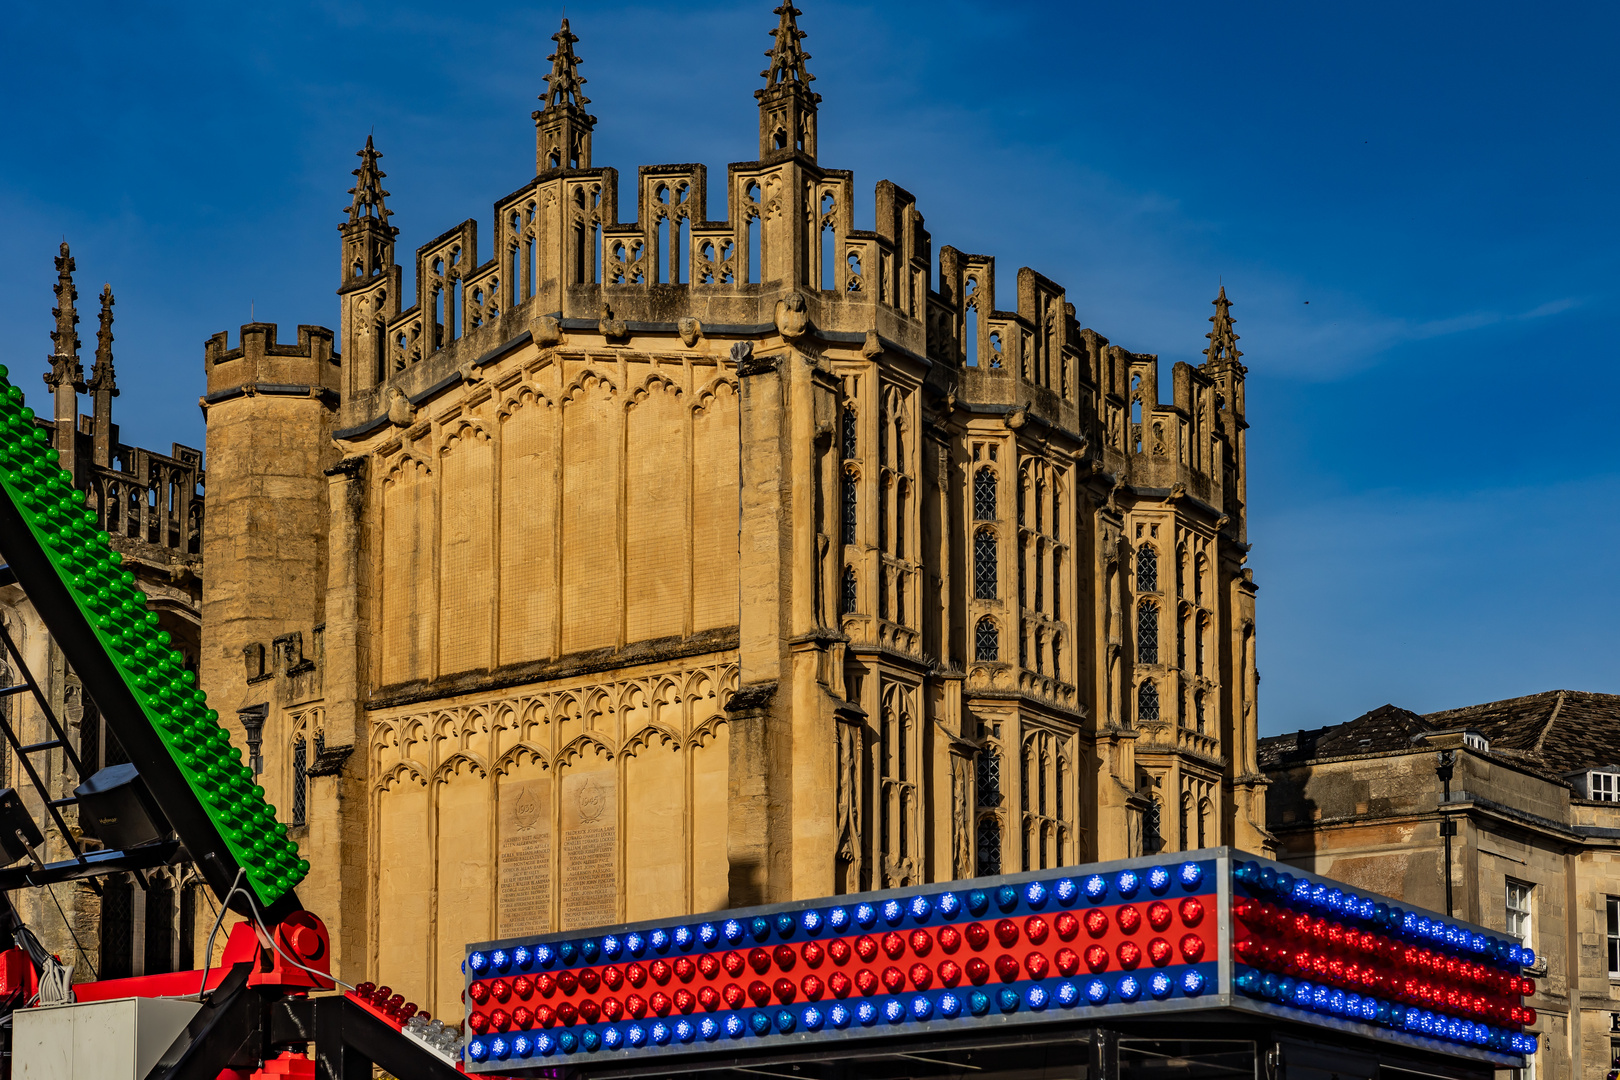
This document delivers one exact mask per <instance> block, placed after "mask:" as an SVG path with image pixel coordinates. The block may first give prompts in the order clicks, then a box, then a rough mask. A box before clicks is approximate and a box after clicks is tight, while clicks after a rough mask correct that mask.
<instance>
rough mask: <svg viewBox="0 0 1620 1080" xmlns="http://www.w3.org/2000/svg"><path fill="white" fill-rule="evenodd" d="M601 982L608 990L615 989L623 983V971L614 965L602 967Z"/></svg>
mask: <svg viewBox="0 0 1620 1080" xmlns="http://www.w3.org/2000/svg"><path fill="white" fill-rule="evenodd" d="M602 982H603V983H605V984H606V985H607V988H608V989H609V990H617V989H618V988H619V987H621V986H623V985H624V972H622V971H620V970H619V969H618V968H616V967H610V968H603V969H602Z"/></svg>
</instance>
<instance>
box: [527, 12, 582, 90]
mask: <svg viewBox="0 0 1620 1080" xmlns="http://www.w3.org/2000/svg"><path fill="white" fill-rule="evenodd" d="M551 40H552V41H555V42H556V43H557V51H556V52H554V53H552V54H551V55H550V56H548V57H546V59H547V60H550V61H551V74H550V75H547V76H546V92H545V93H544V94H543V95H541V97H540V100H541V101H543V102H545V103H546V108H548V109H555V108H559V107H563V106H567V105H577V106H579V107H581V108H583V107H584V106H586V105H589V104H590V103H591V99H590V98H588V97H586V96H585V95H584V94H583V93H581V92H580V89H579V88H580V87H582V86H584V85H585V79H584V77H583V76H581V75H580V73H579V65H580V64H582V63H584V61H583V60H581V59H580V58H579V57H577V56H575V55H574V42H576V41H578V40H579V36H578V35H577V34H575V33H574V32H573V31H572V30H570V29H568V20H567V19H564V20H563V21H562V29H561V30H558V31H557V32H556V33H555V34H552V35H551Z"/></svg>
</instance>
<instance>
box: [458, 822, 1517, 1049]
mask: <svg viewBox="0 0 1620 1080" xmlns="http://www.w3.org/2000/svg"><path fill="white" fill-rule="evenodd" d="M1533 962H1534V956H1533V954H1532V953H1531V952H1530V951H1529V950H1528V949H1523V948H1521V947H1520V946H1519V945H1518V944H1517V943H1515V942H1512V941H1508V940H1506V939H1504V938H1502V937H1501V936H1500V935H1493V934H1491V933H1490V932H1488V931H1486V930H1484V929H1483V928H1481V927H1476V926H1472V925H1470V924H1466V923H1463V922H1460V921H1458V920H1455V919H1447V918H1443V917H1441V916H1439V915H1435V914H1433V913H1430V912H1426V911H1422V910H1420V909H1415V908H1412V907H1410V906H1406V905H1400V904H1396V903H1393V902H1391V901H1388V900H1385V899H1384V898H1382V897H1378V896H1375V895H1372V894H1367V893H1364V892H1360V891H1358V890H1353V889H1350V888H1348V887H1345V886H1343V885H1339V884H1337V883H1335V882H1332V881H1329V880H1327V879H1325V878H1320V877H1317V876H1316V875H1313V874H1304V873H1299V872H1297V871H1294V870H1292V869H1290V868H1288V867H1286V866H1283V865H1282V864H1279V863H1274V862H1269V861H1266V860H1257V859H1252V858H1250V857H1248V856H1246V855H1244V854H1243V853H1241V852H1235V851H1232V850H1231V849H1229V848H1214V849H1206V850H1204V851H1198V852H1191V853H1186V854H1182V855H1179V856H1175V857H1160V858H1153V857H1149V858H1140V859H1131V860H1126V861H1123V862H1116V863H1107V864H1098V865H1094V866H1082V867H1066V868H1063V869H1061V870H1051V871H1041V872H1037V873H1028V874H1014V875H1007V876H1004V877H996V878H981V879H977V880H972V881H959V882H949V883H942V884H937V885H930V886H922V887H917V888H906V889H896V890H891V891H888V892H880V893H866V894H862V895H858V896H844V897H833V898H829V899H826V900H817V901H809V902H802V903H794V904H782V905H775V906H771V907H762V908H749V909H744V910H737V911H730V912H716V913H713V914H711V915H708V916H699V917H694V918H687V919H663V920H656V921H653V922H647V923H638V924H634V925H629V926H621V927H608V928H602V929H599V930H593V931H589V932H585V933H580V932H572V933H562V934H548V935H543V936H538V937H532V938H513V939H510V940H506V941H496V942H486V943H481V944H475V945H469V946H468V948H467V959H466V962H465V963H464V965H463V968H464V971H465V972H466V979H467V991H466V1002H467V1036H468V1041H467V1054H466V1068H467V1070H468V1071H469V1072H475V1073H476V1072H493V1073H511V1072H514V1071H519V1070H524V1069H526V1068H539V1069H550V1068H555V1067H558V1066H561V1065H564V1064H566V1065H567V1066H569V1067H572V1068H582V1069H588V1068H591V1067H609V1068H620V1067H624V1066H627V1065H631V1064H634V1063H636V1062H640V1061H645V1062H646V1063H648V1064H653V1063H654V1062H655V1061H657V1060H659V1059H666V1058H675V1057H680V1058H690V1059H691V1060H690V1061H688V1062H687V1065H689V1066H691V1067H696V1066H697V1065H698V1061H697V1055H703V1054H708V1055H711V1056H714V1057H720V1056H724V1057H728V1058H732V1059H735V1058H736V1057H737V1056H738V1055H741V1054H745V1053H750V1052H752V1053H758V1054H761V1055H767V1054H774V1053H788V1054H791V1053H793V1052H796V1051H811V1050H814V1049H815V1047H816V1044H822V1043H826V1044H829V1048H830V1044H832V1043H836V1042H843V1041H853V1040H863V1039H878V1038H886V1039H888V1040H890V1041H893V1040H894V1039H896V1038H904V1037H906V1036H908V1035H922V1034H924V1033H927V1034H928V1035H929V1036H930V1037H932V1036H935V1035H943V1034H945V1033H947V1032H951V1031H962V1030H968V1029H974V1028H978V1029H992V1028H993V1029H997V1030H1009V1029H1018V1028H1032V1027H1034V1026H1037V1025H1052V1024H1061V1023H1064V1022H1068V1023H1070V1024H1090V1023H1095V1022H1096V1021H1098V1020H1102V1019H1104V1018H1112V1019H1114V1020H1124V1019H1128V1018H1132V1017H1151V1016H1153V1015H1154V1014H1157V1013H1165V1012H1175V1013H1178V1014H1182V1015H1184V1016H1185V1017H1186V1018H1187V1019H1189V1020H1190V1019H1192V1018H1193V1016H1192V1015H1190V1014H1203V1015H1204V1016H1205V1017H1206V1018H1207V1017H1210V1016H1217V1015H1219V1013H1220V1011H1221V1010H1235V1011H1237V1012H1240V1013H1243V1014H1247V1017H1248V1019H1249V1020H1250V1021H1251V1022H1252V1021H1253V1020H1255V1019H1256V1018H1259V1017H1264V1018H1270V1019H1274V1020H1279V1021H1284V1022H1289V1021H1292V1022H1302V1023H1305V1024H1313V1025H1320V1026H1325V1027H1330V1028H1334V1029H1336V1030H1337V1031H1339V1032H1341V1033H1346V1034H1350V1035H1359V1036H1363V1037H1370V1038H1373V1039H1376V1040H1380V1041H1383V1042H1391V1041H1393V1042H1396V1043H1400V1044H1402V1045H1404V1046H1406V1047H1409V1048H1411V1049H1414V1050H1421V1051H1428V1052H1439V1053H1445V1054H1449V1055H1452V1056H1457V1057H1464V1058H1470V1059H1472V1060H1474V1061H1477V1062H1485V1063H1490V1064H1493V1065H1496V1066H1498V1067H1503V1068H1515V1067H1520V1066H1522V1064H1523V1058H1522V1055H1523V1054H1526V1053H1530V1052H1533V1051H1534V1049H1535V1046H1536V1040H1535V1037H1534V1036H1533V1035H1526V1034H1525V1033H1524V1031H1523V1028H1524V1027H1525V1026H1526V1025H1528V1024H1532V1023H1534V1022H1535V1012H1534V1010H1532V1009H1530V1008H1528V1007H1526V1006H1525V1005H1524V1004H1523V997H1524V996H1525V995H1527V994H1530V993H1533V992H1534V989H1535V987H1534V983H1532V982H1531V980H1529V979H1528V978H1525V977H1524V975H1523V973H1522V971H1523V968H1524V967H1525V966H1527V965H1529V964H1531V963H1533ZM1227 1015H1231V1014H1230V1013H1228V1014H1227ZM846 1049H847V1050H854V1049H855V1047H853V1046H850V1047H846ZM682 1067H686V1065H683V1066H682Z"/></svg>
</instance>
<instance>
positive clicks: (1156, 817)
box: [1142, 795, 1164, 855]
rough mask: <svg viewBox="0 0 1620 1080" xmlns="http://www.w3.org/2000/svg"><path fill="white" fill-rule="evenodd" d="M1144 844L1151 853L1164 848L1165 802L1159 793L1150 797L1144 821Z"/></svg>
mask: <svg viewBox="0 0 1620 1080" xmlns="http://www.w3.org/2000/svg"><path fill="white" fill-rule="evenodd" d="M1142 846H1143V847H1144V848H1145V849H1146V850H1147V853H1148V854H1149V855H1151V854H1153V853H1154V852H1156V851H1161V850H1163V848H1164V804H1163V803H1161V802H1160V801H1159V797H1158V796H1157V795H1154V796H1150V797H1149V798H1148V808H1147V815H1146V817H1145V818H1144V820H1143V821H1142Z"/></svg>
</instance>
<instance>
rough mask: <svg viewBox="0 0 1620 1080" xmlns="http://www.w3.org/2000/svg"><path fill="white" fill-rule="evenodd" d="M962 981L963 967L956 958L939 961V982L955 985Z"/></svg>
mask: <svg viewBox="0 0 1620 1080" xmlns="http://www.w3.org/2000/svg"><path fill="white" fill-rule="evenodd" d="M961 981H962V967H961V965H960V964H958V963H957V962H956V961H955V960H941V961H940V962H939V983H940V985H941V986H947V987H954V986H955V985H956V984H957V983H959V982H961Z"/></svg>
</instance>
